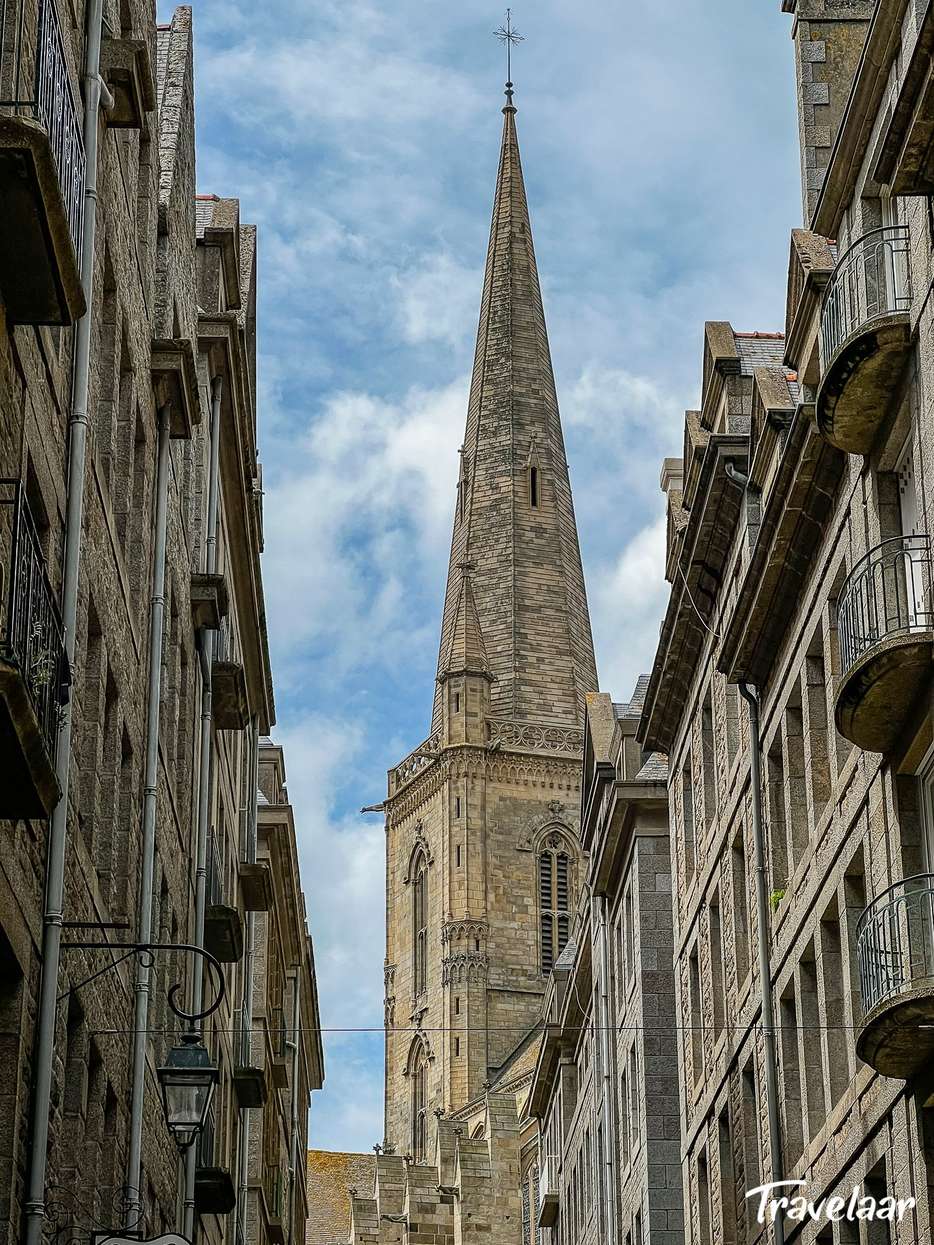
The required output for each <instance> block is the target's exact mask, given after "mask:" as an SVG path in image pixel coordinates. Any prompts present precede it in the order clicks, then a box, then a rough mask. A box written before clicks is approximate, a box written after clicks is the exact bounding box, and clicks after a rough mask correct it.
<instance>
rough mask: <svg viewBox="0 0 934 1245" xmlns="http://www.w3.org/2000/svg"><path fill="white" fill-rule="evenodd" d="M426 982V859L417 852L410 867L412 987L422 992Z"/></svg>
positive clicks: (417, 991)
mask: <svg viewBox="0 0 934 1245" xmlns="http://www.w3.org/2000/svg"><path fill="white" fill-rule="evenodd" d="M427 984H428V860H427V859H426V857H425V853H424V852H419V854H418V856H417V857H416V860H415V863H414V866H413V869H412V989H413V992H414V993H415V994H416V995H419V994H423V993H424V992H425V989H426V987H427Z"/></svg>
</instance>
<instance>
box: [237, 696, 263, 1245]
mask: <svg viewBox="0 0 934 1245" xmlns="http://www.w3.org/2000/svg"><path fill="white" fill-rule="evenodd" d="M249 739H250V777H249V784H250V787H249V795H248V799H249V804H248V805H247V835H246V859H247V863H248V864H254V863H255V861H256V817H257V813H256V791H257V788H258V786H259V721H258V719H257V718H256V717H255V716H254V718H253V724H252V727H251V730H250V735H249ZM255 947H256V913H255V912H248V913H247V915H246V948H245V951H244V956H243V1002H242V1004H241V1008H242V1010H241V1020H240V1024H241V1030H242V1032H244V1033H249V1035H250V1048H251V1051H252V1044H253V957H254V955H255ZM237 1184H238V1186H239V1189H238V1194H237V1216H238V1218H239V1220H240V1235H241V1238H242V1240H243V1241H246V1239H247V1219H248V1206H247V1198H248V1193H249V1185H250V1109H249V1107H244V1108H243V1109H242V1110H241V1111H240V1173H239V1177H238V1181H237Z"/></svg>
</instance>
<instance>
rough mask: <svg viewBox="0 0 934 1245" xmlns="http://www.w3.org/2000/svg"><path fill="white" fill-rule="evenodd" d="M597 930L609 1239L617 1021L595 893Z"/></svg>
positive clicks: (600, 904) (613, 1236) (601, 907)
mask: <svg viewBox="0 0 934 1245" xmlns="http://www.w3.org/2000/svg"><path fill="white" fill-rule="evenodd" d="M592 911H593V916H594V921H593V925H594V932H595V934H596V942H597V956H596V962H597V965H598V973H599V979H598V983H597V984H598V993H597V1015H598V1017H599V1019H598V1022H597V1023H598V1026H599V1050H600V1083H601V1094H602V1103H601V1120H602V1123H603V1172H602V1173H601V1185H602V1187H603V1199H604V1205H605V1208H606V1209H605V1213H606V1239H607V1241H616V1240H617V1231H616V1211H617V1206H618V1204H619V1202H618V1193H617V1171H616V1156H617V1153H618V1151H617V1146H616V1128H615V1124H614V1116H613V1050H612V1044H611V1041H610V1038H611V1033H612V1034H613V1035H615V1033H616V1025H615V1023H614V1022H613V1020H612V1019H611V1017H610V992H609V979H610V937H609V932H608V929H607V915H606V912H607V903H606V895H594V897H593V900H592Z"/></svg>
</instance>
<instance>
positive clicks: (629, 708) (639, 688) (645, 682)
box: [614, 674, 651, 721]
mask: <svg viewBox="0 0 934 1245" xmlns="http://www.w3.org/2000/svg"><path fill="white" fill-rule="evenodd" d="M650 677H651V676H650V675H647V674H640V675H639V677H638V679H637V680H636V687H635V691H634V692H633V693H632V699H631V700H630V701H629V703H628V704H627V705H619V706H618V708H620V709H622V710H623V712H622V713H617V715H616V716H617V718H619V720H620V721H632V720H633V719H635V720H636V721H638V720H639V718H641V717H642V706H643V705H644V704H645V694H646V692H647V691H648V690H649V678H650ZM614 708H617V706H614Z"/></svg>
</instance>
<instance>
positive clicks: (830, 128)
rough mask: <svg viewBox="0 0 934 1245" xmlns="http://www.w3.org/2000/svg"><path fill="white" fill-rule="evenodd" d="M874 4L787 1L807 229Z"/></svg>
mask: <svg viewBox="0 0 934 1245" xmlns="http://www.w3.org/2000/svg"><path fill="white" fill-rule="evenodd" d="M874 8H875V0H782V10H783V11H784V12H785V13H791V14H792V15H793V19H794V25H793V27H792V38H793V39H794V43H795V71H796V76H797V83H798V132H799V137H800V143H801V195H802V200H803V205H804V224H805V225H806V226H808V225H810V223H811V220H812V217H813V214H814V208H815V207H816V205H817V200H818V197H819V195H820V190H821V186H822V185H823V182H824V175H825V173H826V172H827V165H828V163H829V161H830V153H831V150H832V148H833V144H834V142H835V140H836V137H837V132H838V130H839V129H840V122H841V121H842V120H843V114H844V111H845V110H846V105H847V101H848V100H849V98H850V90H851V88H852V86H853V79H854V77H855V76H856V67H857V65H858V64H859V58H860V55H861V54H862V50H863V44H864V43H865V41H866V33H867V31H868V29H869V22H870V19H871V18H872V14H873V10H874Z"/></svg>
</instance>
